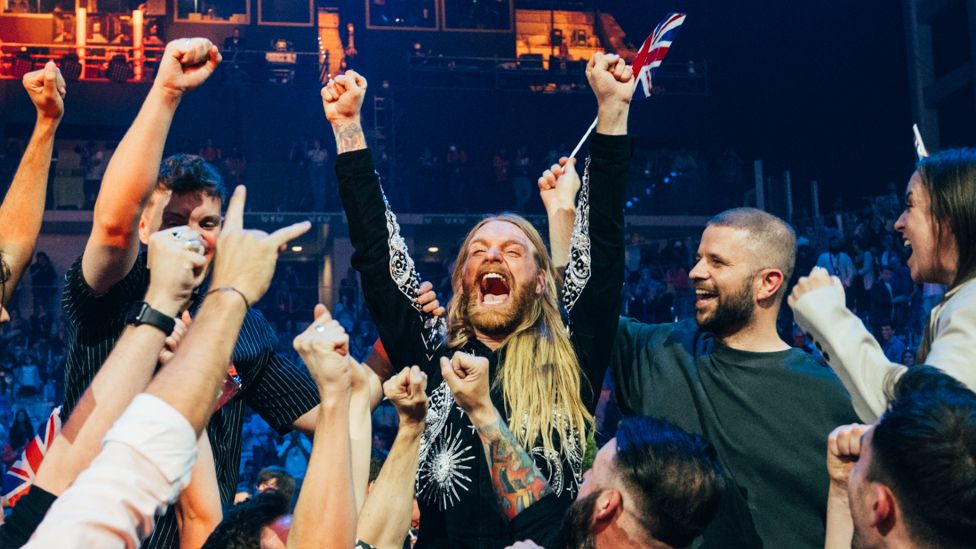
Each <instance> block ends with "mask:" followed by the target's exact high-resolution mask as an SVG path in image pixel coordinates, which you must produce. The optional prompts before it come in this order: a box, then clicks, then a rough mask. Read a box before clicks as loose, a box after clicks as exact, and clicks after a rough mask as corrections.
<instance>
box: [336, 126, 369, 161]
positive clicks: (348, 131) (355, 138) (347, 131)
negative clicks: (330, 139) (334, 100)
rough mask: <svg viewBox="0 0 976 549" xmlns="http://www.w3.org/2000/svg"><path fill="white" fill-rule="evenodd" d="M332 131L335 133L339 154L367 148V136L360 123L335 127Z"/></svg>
mask: <svg viewBox="0 0 976 549" xmlns="http://www.w3.org/2000/svg"><path fill="white" fill-rule="evenodd" d="M332 131H333V132H334V133H335V139H336V149H337V150H338V152H339V154H342V153H344V152H350V151H358V150H360V149H365V148H366V136H365V135H364V134H363V127H362V126H360V125H359V123H358V122H350V123H346V124H336V125H333V126H332Z"/></svg>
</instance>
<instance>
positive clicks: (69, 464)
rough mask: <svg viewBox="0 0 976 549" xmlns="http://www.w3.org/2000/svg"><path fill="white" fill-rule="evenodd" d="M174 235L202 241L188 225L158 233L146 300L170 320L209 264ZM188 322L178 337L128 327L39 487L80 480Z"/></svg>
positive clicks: (53, 451) (56, 445)
mask: <svg viewBox="0 0 976 549" xmlns="http://www.w3.org/2000/svg"><path fill="white" fill-rule="evenodd" d="M174 231H179V232H180V233H181V234H182V235H183V236H184V238H198V236H197V235H196V233H195V232H194V231H191V230H190V229H189V228H188V227H177V228H175V229H170V230H167V231H160V232H158V233H156V234H154V235H152V237H151V238H150V239H149V256H148V262H149V268H150V272H151V273H152V274H151V276H150V281H149V289H148V290H147V291H146V296H145V301H146V303H147V304H148V305H149V306H150V307H152V308H153V309H155V310H157V311H159V312H161V313H163V314H164V315H167V316H169V317H175V316H177V315H178V314H179V312H180V310H181V309H182V308H183V306H184V304H185V303H186V302H187V300H188V299H189V298H190V294H191V293H192V292H193V290H194V289H195V288H196V287H197V286H199V284H200V282H201V281H202V279H203V276H204V262H205V259H204V257H203V255H201V254H199V253H197V252H195V251H192V250H187V249H185V248H184V247H183V244H184V242H185V240H179V241H178V240H175V239H174V238H172V236H171V234H172V233H173V232H174ZM188 322H189V315H187V314H186V313H184V316H183V318H182V319H181V320H178V321H177V324H178V325H177V327H176V329H175V330H174V333H173V334H165V333H163V332H162V331H161V330H160V329H158V328H156V327H154V326H150V325H148V324H142V325H139V326H130V327H128V328H126V330H125V331H124V332H123V333H122V336H121V337H120V338H119V341H118V343H116V345H115V348H113V349H112V353H111V354H110V355H109V356H108V358H107V359H106V360H105V363H104V364H103V365H102V367H101V368H100V369H99V371H98V374H97V375H96V376H95V379H93V380H92V383H91V385H89V386H88V389H87V390H85V393H84V395H82V397H81V400H79V401H78V406H77V407H76V408H75V410H74V411H73V412H72V414H71V416H70V417H69V418H68V422H67V423H66V424H65V425H64V429H62V431H61V435H60V436H58V437H57V438H56V439H55V440H54V442H53V443H52V444H51V448H50V450H49V451H48V453H47V454H46V455H45V457H44V462H43V463H42V464H41V468H40V469H39V470H38V472H37V478H36V480H35V484H37V485H38V486H40V487H41V488H43V489H45V490H47V491H48V492H50V493H52V494H55V495H58V494H61V493H62V492H64V490H66V489H67V488H68V486H70V485H71V483H72V482H74V480H75V478H76V477H77V476H78V474H79V473H80V472H81V471H83V470H85V468H87V467H88V465H89V464H90V463H91V461H92V459H94V457H95V456H96V455H98V452H99V451H101V447H102V439H103V438H104V437H105V433H106V432H108V430H109V428H110V427H111V426H112V424H113V423H115V421H116V420H117V419H118V418H119V416H120V415H121V414H122V412H123V411H124V410H125V409H126V407H128V406H129V404H130V403H131V402H132V399H133V398H135V396H136V395H137V394H139V393H141V392H142V391H144V390H145V388H146V385H148V384H149V380H150V379H152V375H153V371H154V370H155V368H156V364H157V358H158V357H159V356H160V354H161V351H163V347H164V344H166V342H167V340H168V338H169V341H171V342H172V346H173V347H176V346H177V344H178V342H179V339H180V338H181V336H182V334H183V332H184V331H185V328H184V326H185V324H186V323H188Z"/></svg>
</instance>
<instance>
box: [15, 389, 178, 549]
mask: <svg viewBox="0 0 976 549" xmlns="http://www.w3.org/2000/svg"><path fill="white" fill-rule="evenodd" d="M196 441H197V437H196V434H195V433H194V431H193V427H191V426H190V423H189V422H188V421H187V420H186V418H184V417H183V416H182V415H181V414H180V413H179V412H177V411H176V410H175V409H173V408H172V407H171V406H170V405H169V404H167V403H166V402H164V401H163V400H160V399H159V398H156V397H155V396H151V395H148V394H145V393H144V394H141V395H138V396H136V398H135V399H133V401H132V403H131V404H130V405H129V407H128V408H126V410H125V412H124V413H123V414H122V416H120V417H119V419H118V421H117V422H116V423H115V425H114V426H113V427H112V428H111V429H110V430H109V432H108V433H107V434H106V435H105V439H104V445H103V446H102V451H101V452H100V453H99V454H98V456H96V457H95V459H94V460H92V463H91V465H89V467H88V468H87V469H85V470H84V471H82V473H81V474H80V475H78V478H77V479H76V480H75V482H74V484H72V485H71V487H70V488H68V489H67V490H65V492H64V493H63V494H61V497H59V498H58V499H57V501H55V502H54V504H53V505H52V506H51V508H50V509H49V510H48V512H47V515H45V517H44V521H43V522H41V524H40V526H38V528H37V531H36V532H35V533H34V535H33V537H31V539H30V541H29V542H28V543H27V545H25V546H24V547H28V548H34V547H38V548H40V547H58V548H69V549H73V548H78V549H81V548H90V547H99V548H115V547H119V548H121V547H125V548H132V549H135V548H137V547H139V545H140V544H141V542H142V540H144V539H145V538H146V537H147V536H148V535H149V534H150V533H151V532H152V529H153V527H154V525H155V516H156V514H157V513H159V512H161V511H163V510H165V509H166V507H167V506H168V505H169V504H170V503H172V502H173V501H175V500H176V498H177V496H179V494H180V491H181V490H182V489H183V488H185V487H186V485H187V484H189V481H190V472H191V470H192V468H193V462H194V461H196V452H197V448H196Z"/></svg>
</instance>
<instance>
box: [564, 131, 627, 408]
mask: <svg viewBox="0 0 976 549" xmlns="http://www.w3.org/2000/svg"><path fill="white" fill-rule="evenodd" d="M630 155H631V139H630V137H629V136H626V135H615V136H609V135H601V134H594V135H593V138H592V141H591V142H590V157H589V160H588V162H587V166H586V171H585V173H584V176H583V177H584V185H583V187H582V189H581V192H580V199H579V205H578V206H577V212H578V213H577V220H576V226H575V227H574V231H573V238H572V241H571V244H570V264H569V265H568V267H567V269H566V281H565V283H564V290H563V303H564V305H565V307H566V309H567V310H568V311H569V325H570V333H571V335H572V340H573V347H574V348H575V349H576V354H577V357H579V361H580V367H581V368H582V377H583V379H582V383H583V387H582V396H583V400H584V402H585V403H586V405H587V407H588V408H589V409H590V411H591V412H592V411H593V410H595V409H596V403H597V400H598V398H599V395H600V387H601V385H602V383H603V376H604V374H605V373H606V369H607V365H608V363H609V360H610V354H611V352H612V350H613V341H614V337H615V336H616V333H617V316H618V315H619V314H620V293H621V290H622V288H623V282H624V194H625V192H626V189H627V175H628V173H629V171H630Z"/></svg>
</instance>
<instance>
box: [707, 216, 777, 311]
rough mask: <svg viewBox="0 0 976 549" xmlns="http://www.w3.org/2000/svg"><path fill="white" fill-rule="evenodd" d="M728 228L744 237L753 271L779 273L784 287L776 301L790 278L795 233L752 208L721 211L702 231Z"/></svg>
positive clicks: (774, 219) (774, 217)
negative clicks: (715, 227) (709, 228)
mask: <svg viewBox="0 0 976 549" xmlns="http://www.w3.org/2000/svg"><path fill="white" fill-rule="evenodd" d="M712 226H717V227H731V228H733V229H739V230H742V231H745V232H746V234H748V238H747V239H746V243H747V244H746V246H748V248H749V249H750V251H752V252H753V254H752V255H753V258H754V261H755V265H754V266H755V269H756V271H759V270H762V269H777V270H779V271H782V273H783V280H784V283H783V285H782V286H781V287H780V289H779V292H778V295H777V299H779V298H781V297H782V296H783V294H784V293H786V282H785V281H787V280H789V279H790V277H791V276H793V266H794V264H795V263H796V233H795V232H793V228H792V227H790V226H789V225H788V224H787V223H786V222H785V221H783V220H782V219H780V218H778V217H776V216H775V215H772V214H769V213H766V212H764V211H762V210H757V209H756V208H733V209H731V210H725V211H724V212H722V213H720V214H718V215H716V216H715V217H713V218H711V219H709V220H708V223H707V224H706V227H712Z"/></svg>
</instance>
